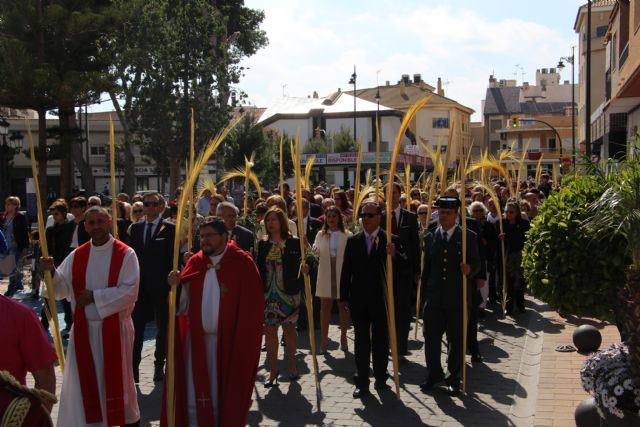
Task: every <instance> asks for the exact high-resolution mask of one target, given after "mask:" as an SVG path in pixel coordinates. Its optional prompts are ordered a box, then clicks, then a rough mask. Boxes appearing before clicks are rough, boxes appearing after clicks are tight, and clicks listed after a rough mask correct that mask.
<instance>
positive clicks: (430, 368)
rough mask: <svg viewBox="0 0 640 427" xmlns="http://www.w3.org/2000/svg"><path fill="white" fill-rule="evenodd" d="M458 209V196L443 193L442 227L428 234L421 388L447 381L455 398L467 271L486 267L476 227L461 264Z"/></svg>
mask: <svg viewBox="0 0 640 427" xmlns="http://www.w3.org/2000/svg"><path fill="white" fill-rule="evenodd" d="M459 208H460V201H459V200H458V199H457V198H454V197H442V198H440V200H439V201H438V212H439V213H438V223H439V226H438V227H437V228H435V229H432V230H430V231H429V232H428V233H427V234H426V235H425V237H424V268H423V271H422V290H423V301H424V302H425V305H424V311H423V322H424V337H425V355H426V359H427V378H426V380H425V382H424V383H422V384H421V385H420V388H421V389H422V390H423V391H427V390H430V389H431V388H433V386H434V385H436V384H437V383H439V382H441V381H442V380H446V383H447V391H448V392H449V394H450V395H452V396H453V395H457V394H458V393H459V392H460V372H461V370H462V361H463V359H462V343H463V337H462V335H463V334H462V324H463V315H462V310H463V299H462V298H463V291H462V275H463V274H464V275H466V276H467V278H469V277H472V276H474V275H475V274H477V273H478V271H479V270H480V267H481V265H480V264H481V263H480V256H479V254H478V243H477V235H476V233H474V232H473V231H471V230H467V260H466V263H463V262H462V228H461V227H460V226H459V225H456V220H457V218H458V213H459V212H458V211H459ZM471 289H472V286H468V292H467V296H466V298H467V301H468V302H470V292H469V291H470V290H471ZM468 307H469V305H468ZM445 332H446V334H447V343H448V349H447V370H448V373H447V375H446V377H445V374H444V372H443V370H442V365H441V363H440V350H441V344H440V342H441V340H442V335H443V334H444V333H445Z"/></svg>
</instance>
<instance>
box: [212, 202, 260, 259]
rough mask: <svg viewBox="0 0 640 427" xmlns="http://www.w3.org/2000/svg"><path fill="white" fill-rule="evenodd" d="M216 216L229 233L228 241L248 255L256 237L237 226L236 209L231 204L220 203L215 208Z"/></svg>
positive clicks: (251, 253) (251, 250)
mask: <svg viewBox="0 0 640 427" xmlns="http://www.w3.org/2000/svg"><path fill="white" fill-rule="evenodd" d="M216 216H217V217H219V218H222V220H223V221H224V224H225V225H226V227H227V231H228V232H229V239H230V240H233V241H234V242H236V245H238V247H239V248H240V249H242V250H243V251H245V252H248V253H249V254H250V255H253V248H254V246H255V244H256V235H255V234H253V232H252V231H250V230H248V229H246V228H244V227H242V226H240V225H238V224H237V223H236V221H237V220H238V208H237V207H236V205H234V204H233V203H231V202H220V203H218V206H216Z"/></svg>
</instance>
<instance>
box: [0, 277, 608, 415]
mask: <svg viewBox="0 0 640 427" xmlns="http://www.w3.org/2000/svg"><path fill="white" fill-rule="evenodd" d="M27 283H28V282H27ZM5 289H6V281H2V282H0V291H1V292H4V290H5ZM25 297H26V293H21V294H18V295H17V298H18V299H22V298H25ZM24 301H25V302H26V303H28V304H29V305H31V306H34V308H36V309H37V303H34V302H32V300H31V301H30V300H29V299H28V298H25V299H24ZM334 321H335V322H334V324H332V325H331V328H330V337H331V340H332V341H331V345H330V346H329V354H327V355H319V356H318V364H319V379H320V389H319V390H318V389H316V387H315V381H314V377H313V374H312V371H311V369H312V368H311V366H312V365H311V356H310V354H309V353H310V351H309V346H308V334H307V332H306V331H305V332H301V333H300V335H299V350H298V354H297V364H298V371H299V373H300V374H301V377H300V379H299V380H298V381H295V382H291V381H289V379H288V377H287V375H286V362H285V361H284V360H283V358H284V354H283V353H284V351H283V349H282V348H281V349H280V354H279V359H280V365H279V366H280V371H281V373H282V375H281V376H280V379H281V382H280V386H279V387H275V388H272V389H265V388H264V387H263V385H262V383H263V381H264V377H265V376H266V375H267V374H268V373H267V371H266V369H265V366H264V362H265V360H264V359H265V357H266V353H262V355H261V360H260V366H259V367H258V376H257V379H256V384H255V386H254V390H253V395H252V405H251V409H250V413H249V418H248V425H251V426H262V425H282V426H302V425H322V426H325V425H326V426H350V425H358V426H360V425H374V426H393V425H404V426H417V425H427V426H461V425H462V426H569V425H571V426H573V425H574V424H575V423H574V422H573V411H574V409H575V407H576V405H577V404H578V403H579V402H580V401H581V400H583V399H584V398H586V397H588V396H587V394H586V393H585V392H584V391H583V390H582V388H581V387H580V379H579V369H580V366H581V364H582V362H583V360H584V358H585V357H586V356H585V355H581V354H578V353H557V352H555V351H554V349H555V347H556V345H558V344H570V343H571V334H572V332H573V329H574V328H575V326H577V325H580V324H583V323H590V324H594V325H595V326H596V327H598V328H599V329H601V330H602V332H603V346H605V345H607V344H608V343H610V342H614V341H615V340H617V339H619V336H618V335H617V331H616V330H615V327H613V326H611V325H610V324H608V323H604V322H599V321H595V320H592V319H586V320H585V319H576V318H567V319H564V318H562V317H560V316H559V315H558V314H557V313H555V312H553V311H551V310H549V308H548V307H547V306H546V305H545V304H544V303H542V302H540V301H538V300H535V299H533V298H531V297H528V298H527V311H526V313H524V314H517V315H516V316H515V319H512V318H510V317H508V318H505V319H500V318H498V317H497V316H496V314H495V313H493V312H492V311H491V310H487V313H486V317H485V318H484V319H481V320H480V331H479V335H478V339H479V341H480V348H481V351H482V354H483V356H484V362H483V363H480V364H476V366H473V365H472V364H471V363H470V360H469V358H467V362H468V365H467V367H468V370H467V372H468V384H467V393H466V394H464V395H462V396H461V397H454V398H452V397H449V396H448V395H447V393H446V391H445V389H444V388H442V387H441V388H436V389H434V390H433V391H431V392H429V393H422V392H421V391H420V388H419V384H420V383H421V382H422V381H423V379H424V376H425V368H424V353H423V348H422V347H423V340H422V337H421V336H420V334H419V339H418V340H413V331H412V332H411V335H410V338H411V339H410V342H409V349H410V351H411V354H410V355H409V356H407V357H406V358H405V359H404V360H401V361H400V381H401V396H400V400H398V399H396V397H395V394H394V392H393V388H392V386H393V382H392V380H391V379H390V380H389V381H388V385H389V386H390V387H389V388H386V389H384V390H383V391H382V392H377V391H375V390H374V389H373V387H371V391H372V395H371V396H370V397H367V398H364V399H362V400H360V399H353V398H352V397H351V393H352V392H353V388H354V387H353V383H352V375H353V373H354V370H355V362H354V359H353V353H352V350H353V329H350V330H349V332H348V338H349V352H347V353H344V352H342V351H341V350H339V348H338V342H339V330H338V327H337V319H334ZM62 324H64V322H62ZM146 335H147V338H148V340H147V341H146V342H145V350H144V352H143V360H142V365H141V369H140V384H139V387H138V390H139V393H138V401H139V405H140V409H141V413H142V420H141V421H142V422H141V425H142V426H157V425H159V421H158V420H159V414H160V399H161V395H162V383H154V382H153V379H152V376H153V340H152V337H153V330H150V331H148V333H147V334H146ZM316 341H317V342H319V336H318V335H317V334H316ZM443 359H444V354H443ZM391 369H392V367H391V363H389V370H390V372H391ZM57 375H58V390H59V387H60V379H61V378H60V372H59V370H57ZM56 415H57V405H56V406H55V407H54V410H53V419H54V420H55V417H56Z"/></svg>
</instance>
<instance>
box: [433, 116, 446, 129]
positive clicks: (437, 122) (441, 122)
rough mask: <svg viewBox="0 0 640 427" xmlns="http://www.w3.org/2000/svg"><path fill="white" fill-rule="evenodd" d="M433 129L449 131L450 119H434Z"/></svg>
mask: <svg viewBox="0 0 640 427" xmlns="http://www.w3.org/2000/svg"><path fill="white" fill-rule="evenodd" d="M433 128H434V129H448V128H449V118H448V117H434V118H433Z"/></svg>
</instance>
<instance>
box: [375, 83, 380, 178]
mask: <svg viewBox="0 0 640 427" xmlns="http://www.w3.org/2000/svg"><path fill="white" fill-rule="evenodd" d="M376 104H378V109H377V111H376V179H380V86H378V87H377V89H376Z"/></svg>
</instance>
